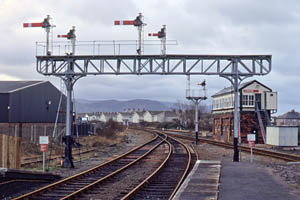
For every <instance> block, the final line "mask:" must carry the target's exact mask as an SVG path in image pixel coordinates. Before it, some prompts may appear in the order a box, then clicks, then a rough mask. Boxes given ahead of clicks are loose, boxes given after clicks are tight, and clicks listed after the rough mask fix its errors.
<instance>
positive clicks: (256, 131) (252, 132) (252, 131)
mask: <svg viewBox="0 0 300 200" xmlns="http://www.w3.org/2000/svg"><path fill="white" fill-rule="evenodd" d="M251 134H255V144H258V130H257V128H252V129H251Z"/></svg>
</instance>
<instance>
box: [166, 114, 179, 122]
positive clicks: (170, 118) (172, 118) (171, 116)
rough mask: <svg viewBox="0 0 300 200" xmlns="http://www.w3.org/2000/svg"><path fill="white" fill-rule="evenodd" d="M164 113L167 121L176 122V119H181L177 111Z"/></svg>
mask: <svg viewBox="0 0 300 200" xmlns="http://www.w3.org/2000/svg"><path fill="white" fill-rule="evenodd" d="M164 115H165V120H164V121H165V122H174V121H176V120H179V116H178V115H177V113H175V112H172V111H164Z"/></svg>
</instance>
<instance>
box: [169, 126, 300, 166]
mask: <svg viewBox="0 0 300 200" xmlns="http://www.w3.org/2000/svg"><path fill="white" fill-rule="evenodd" d="M164 133H166V134H168V135H171V136H173V137H176V138H181V139H186V140H190V141H194V140H195V138H194V137H192V136H187V135H186V134H188V133H186V132H180V131H164ZM182 134H183V135H182ZM198 140H199V142H202V143H207V144H212V145H216V146H220V147H224V148H231V149H232V148H233V145H232V144H230V143H225V142H219V141H214V140H210V139H204V138H199V139H198ZM238 148H239V149H240V150H242V151H244V152H249V153H250V151H251V150H250V148H249V147H247V146H243V145H239V146H238ZM252 150H253V154H256V155H261V156H267V157H272V158H276V159H280V160H284V161H287V162H299V161H300V156H299V155H295V154H288V153H282V152H276V151H271V150H266V149H261V148H257V147H253V148H252Z"/></svg>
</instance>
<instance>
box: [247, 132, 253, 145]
mask: <svg viewBox="0 0 300 200" xmlns="http://www.w3.org/2000/svg"><path fill="white" fill-rule="evenodd" d="M247 140H248V145H249V147H254V145H255V134H248V135H247Z"/></svg>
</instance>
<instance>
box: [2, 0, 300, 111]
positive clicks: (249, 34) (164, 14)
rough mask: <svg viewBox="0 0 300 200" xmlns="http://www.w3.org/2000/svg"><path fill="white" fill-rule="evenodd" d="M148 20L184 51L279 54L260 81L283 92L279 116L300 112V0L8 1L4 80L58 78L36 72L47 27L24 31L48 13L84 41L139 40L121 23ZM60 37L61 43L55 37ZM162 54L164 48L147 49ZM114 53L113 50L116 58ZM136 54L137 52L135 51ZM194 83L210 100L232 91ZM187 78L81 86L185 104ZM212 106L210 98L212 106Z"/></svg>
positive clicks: (111, 95) (215, 83) (106, 95)
mask: <svg viewBox="0 0 300 200" xmlns="http://www.w3.org/2000/svg"><path fill="white" fill-rule="evenodd" d="M139 12H142V13H143V15H144V21H145V23H147V26H146V27H145V39H146V40H148V39H153V38H149V37H148V36H147V35H146V33H148V32H157V31H158V30H159V29H160V28H161V26H162V25H163V24H166V25H167V39H169V40H177V41H178V45H176V46H168V47H167V53H174V54H175V53H176V54H272V56H273V60H272V64H273V69H272V72H271V73H270V74H268V75H267V76H262V77H252V78H249V79H246V81H247V80H252V79H257V80H259V81H261V82H262V83H263V84H265V85H267V86H269V87H270V88H272V89H273V91H277V92H278V100H279V102H278V107H279V110H278V114H282V113H284V112H287V111H289V110H291V109H295V110H297V111H300V105H299V101H300V100H299V99H300V92H298V91H299V90H300V89H299V86H300V72H299V69H300V58H299V55H300V51H299V45H300V2H299V1H297V0H286V1H282V0H263V1H262V0H224V1H220V0H210V1H204V0H197V1H195V0H109V1H108V0H84V1H83V0H82V1H79V0H72V1H67V0H52V1H50V0H44V1H38V0H23V1H17V0H0V26H1V29H0V38H1V39H0V40H1V45H0V80H49V81H51V82H52V83H53V84H54V85H56V86H57V87H58V88H59V87H60V86H59V80H58V78H51V77H44V76H42V75H40V74H38V73H37V72H36V71H35V70H36V69H35V54H36V46H35V42H36V41H45V31H44V30H43V29H42V28H30V29H29V28H27V29H24V28H23V27H22V24H23V23H24V22H41V21H42V20H43V18H45V17H46V15H47V14H50V15H51V17H53V23H54V24H55V25H56V28H54V30H53V32H54V35H57V34H65V33H67V32H68V30H69V29H70V28H71V27H72V26H76V35H77V40H79V41H83V40H84V41H92V40H136V39H137V30H136V28H135V27H132V26H126V27H125V26H122V27H121V26H119V27H116V26H114V25H113V22H114V20H117V19H128V20H131V19H132V20H133V19H134V18H135V17H136V16H137V14H138V13H139ZM55 40H58V39H56V38H55ZM147 50H148V51H149V52H150V51H152V52H156V53H157V54H159V53H160V52H159V46H157V47H152V46H151V47H149V46H148V47H147V46H146V47H145V52H147ZM110 51H111V49H109V48H108V49H107V52H106V53H109V52H110ZM132 53H134V50H132ZM191 79H192V85H194V86H195V87H196V83H197V82H200V81H202V80H203V79H206V80H207V89H208V95H209V96H211V95H212V94H214V93H215V92H217V91H219V90H221V89H222V88H223V87H225V86H229V82H228V81H227V80H225V79H224V80H223V79H222V78H220V77H218V76H210V77H208V76H192V77H191ZM185 87H186V77H185V76H91V77H85V78H82V79H81V80H79V81H78V82H77V83H76V85H75V96H76V97H77V98H83V99H95V100H96V99H120V100H125V99H135V98H143V99H153V100H163V101H172V102H176V101H178V100H180V101H183V100H184V99H185ZM208 102H209V101H208Z"/></svg>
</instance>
